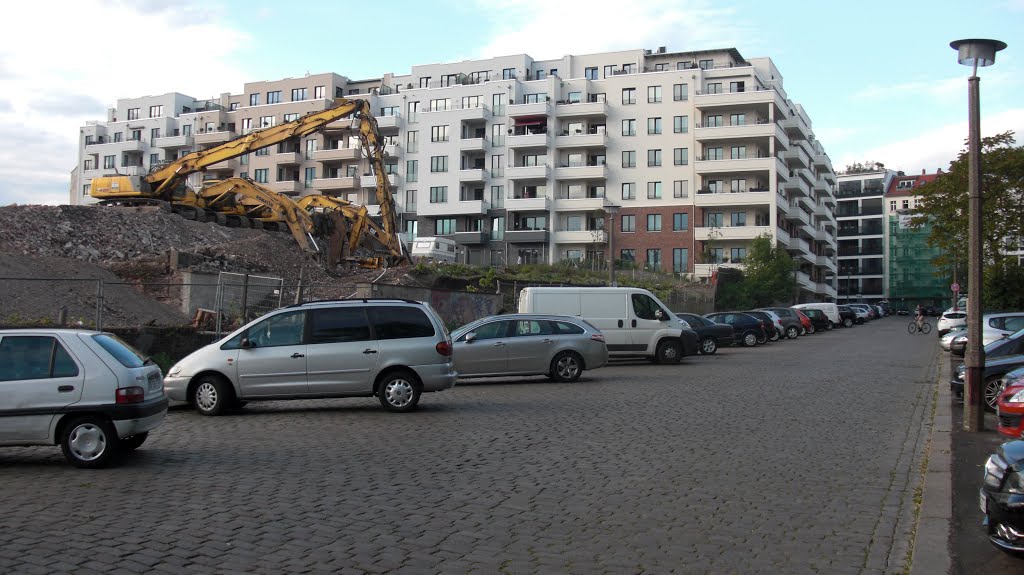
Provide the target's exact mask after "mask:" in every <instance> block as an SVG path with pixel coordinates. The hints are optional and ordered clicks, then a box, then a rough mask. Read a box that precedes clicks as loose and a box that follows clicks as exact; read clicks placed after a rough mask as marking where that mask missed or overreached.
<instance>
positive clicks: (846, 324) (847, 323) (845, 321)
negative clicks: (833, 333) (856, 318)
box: [843, 317, 853, 327]
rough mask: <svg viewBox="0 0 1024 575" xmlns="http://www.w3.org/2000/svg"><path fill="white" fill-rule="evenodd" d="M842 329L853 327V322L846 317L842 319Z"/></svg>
mask: <svg viewBox="0 0 1024 575" xmlns="http://www.w3.org/2000/svg"><path fill="white" fill-rule="evenodd" d="M843 327H853V320H852V319H850V318H848V317H844V318H843Z"/></svg>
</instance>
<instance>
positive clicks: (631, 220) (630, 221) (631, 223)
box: [619, 216, 636, 232]
mask: <svg viewBox="0 0 1024 575" xmlns="http://www.w3.org/2000/svg"><path fill="white" fill-rule="evenodd" d="M619 231H621V232H635V231H636V216H622V227H620V228H619Z"/></svg>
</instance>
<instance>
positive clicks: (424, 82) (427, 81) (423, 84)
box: [420, 76, 430, 88]
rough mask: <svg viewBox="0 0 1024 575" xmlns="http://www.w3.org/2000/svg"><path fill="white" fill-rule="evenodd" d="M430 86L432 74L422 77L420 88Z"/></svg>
mask: <svg viewBox="0 0 1024 575" xmlns="http://www.w3.org/2000/svg"><path fill="white" fill-rule="evenodd" d="M429 87H430V76H423V77H422V78H420V88H429Z"/></svg>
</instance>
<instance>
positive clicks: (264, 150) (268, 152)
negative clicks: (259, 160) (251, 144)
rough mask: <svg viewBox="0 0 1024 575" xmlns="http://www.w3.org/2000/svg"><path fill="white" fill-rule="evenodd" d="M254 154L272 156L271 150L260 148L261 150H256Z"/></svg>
mask: <svg viewBox="0 0 1024 575" xmlns="http://www.w3.org/2000/svg"><path fill="white" fill-rule="evenodd" d="M253 154H255V155H256V156H269V155H270V148H260V149H258V150H256V151H255V152H253Z"/></svg>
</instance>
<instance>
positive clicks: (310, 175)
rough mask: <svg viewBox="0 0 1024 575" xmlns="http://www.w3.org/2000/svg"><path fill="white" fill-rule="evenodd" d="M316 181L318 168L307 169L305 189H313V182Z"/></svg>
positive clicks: (304, 180) (304, 182)
mask: <svg viewBox="0 0 1024 575" xmlns="http://www.w3.org/2000/svg"><path fill="white" fill-rule="evenodd" d="M315 179H316V168H306V173H305V177H304V178H303V180H302V183H303V185H304V186H305V187H307V188H312V187H313V180H315Z"/></svg>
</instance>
